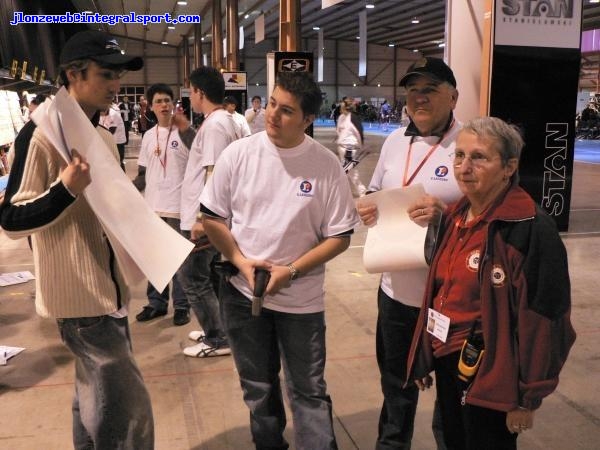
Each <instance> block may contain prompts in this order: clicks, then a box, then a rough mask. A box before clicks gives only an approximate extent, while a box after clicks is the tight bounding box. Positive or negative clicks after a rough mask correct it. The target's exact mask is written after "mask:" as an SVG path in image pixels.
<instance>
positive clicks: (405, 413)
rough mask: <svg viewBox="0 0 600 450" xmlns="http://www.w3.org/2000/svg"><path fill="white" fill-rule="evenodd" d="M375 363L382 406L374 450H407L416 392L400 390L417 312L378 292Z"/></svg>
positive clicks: (410, 435) (412, 427) (407, 388)
mask: <svg viewBox="0 0 600 450" xmlns="http://www.w3.org/2000/svg"><path fill="white" fill-rule="evenodd" d="M377 305H378V316H377V335H376V339H375V341H376V348H377V363H378V365H379V372H380V373H381V390H382V392H383V406H382V407H381V413H380V415H379V436H378V437H377V444H376V446H375V448H376V449H377V450H388V449H390V450H391V449H410V445H411V441H412V436H413V431H414V427H415V414H416V412H417V402H418V400H419V390H418V388H417V387H416V386H415V385H414V384H410V385H409V386H407V387H406V388H404V387H403V385H404V381H405V379H406V362H407V359H408V352H409V350H410V344H411V342H412V338H413V334H414V331H415V326H416V323H417V319H418V317H419V308H415V307H412V306H407V305H404V304H402V303H400V302H398V301H396V300H394V299H392V298H390V297H389V296H388V295H386V293H385V292H383V291H382V290H381V288H380V289H379V292H378V294H377Z"/></svg>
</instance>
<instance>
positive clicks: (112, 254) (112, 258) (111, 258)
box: [104, 236, 123, 311]
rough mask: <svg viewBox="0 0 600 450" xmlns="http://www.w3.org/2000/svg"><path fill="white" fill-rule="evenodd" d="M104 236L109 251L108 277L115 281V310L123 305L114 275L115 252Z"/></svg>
mask: <svg viewBox="0 0 600 450" xmlns="http://www.w3.org/2000/svg"><path fill="white" fill-rule="evenodd" d="M104 238H105V239H106V245H108V251H109V259H108V264H109V266H110V278H111V280H112V281H113V283H115V288H116V291H117V311H118V310H119V309H121V308H122V307H123V305H122V304H121V289H120V287H119V283H118V281H117V277H116V275H115V267H114V266H115V252H114V251H113V248H112V245H110V242H109V240H108V237H107V236H104Z"/></svg>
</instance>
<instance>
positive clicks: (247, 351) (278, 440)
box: [201, 72, 358, 449]
mask: <svg viewBox="0 0 600 450" xmlns="http://www.w3.org/2000/svg"><path fill="white" fill-rule="evenodd" d="M320 105H321V92H320V90H319V87H318V86H317V84H316V83H315V82H314V81H313V80H312V79H311V77H310V75H309V74H308V73H295V72H283V73H280V74H279V76H278V79H277V84H276V87H275V89H274V91H273V93H272V95H271V97H270V99H269V102H268V105H267V112H266V130H265V131H264V132H261V133H258V134H257V135H253V136H250V137H247V138H244V139H241V140H239V141H236V142H234V143H233V144H231V145H230V146H229V147H228V148H227V149H226V150H225V151H224V152H223V154H222V155H221V157H220V159H219V160H218V161H217V164H216V165H215V170H214V173H213V176H212V177H211V178H210V180H209V182H208V184H207V186H206V188H205V190H204V192H203V193H202V196H201V202H202V212H203V220H202V223H203V225H204V228H205V231H206V233H207V235H208V237H209V238H210V240H211V242H212V243H213V244H214V245H215V246H216V247H217V248H218V249H219V251H221V253H222V254H223V257H225V258H226V259H227V260H229V261H230V262H231V263H232V264H233V265H234V266H235V267H237V269H238V270H239V275H237V276H235V277H233V278H232V279H231V280H230V282H225V283H222V284H221V291H220V297H221V298H220V300H221V312H222V316H223V323H224V325H225V328H226V330H227V336H228V338H229V344H230V346H231V349H232V352H233V355H234V361H235V364H236V368H237V371H238V373H239V376H240V383H241V385H242V389H243V390H244V398H245V399H246V404H247V406H248V408H249V409H250V421H251V426H250V428H251V432H252V438H253V441H254V443H255V445H256V447H257V448H267V447H269V448H288V443H287V442H286V439H285V438H284V437H283V430H284V428H285V425H286V417H285V408H284V405H283V402H282V400H281V397H282V393H281V386H280V382H279V379H280V374H279V372H280V368H281V367H283V368H284V371H285V380H286V383H287V385H288V392H289V393H290V403H291V408H292V410H293V411H294V439H295V444H296V448H306V449H325V448H337V444H336V440H335V435H334V433H333V423H332V405H331V399H330V398H329V396H328V395H327V388H326V383H325V380H324V373H325V353H326V352H325V347H326V345H325V314H324V302H323V299H324V292H323V282H324V273H325V263H326V262H327V261H329V260H330V259H332V258H334V257H335V256H337V255H338V254H340V253H341V252H343V251H344V250H346V248H348V245H349V244H350V234H351V233H352V231H353V229H354V227H355V226H356V225H358V215H357V213H356V210H355V208H354V202H353V200H352V194H351V192H350V187H349V186H348V182H347V180H346V176H345V174H344V172H343V170H342V168H341V165H340V163H339V161H338V160H337V158H336V157H335V155H333V153H331V152H330V151H329V150H327V149H326V148H325V147H323V146H322V145H320V144H319V143H317V142H315V141H314V140H313V139H311V138H310V137H308V136H306V135H305V134H304V130H305V129H306V127H308V126H309V125H310V124H311V123H312V121H313V120H314V118H315V116H316V114H317V113H318V111H319V107H320ZM258 269H264V270H267V271H268V273H269V276H270V278H269V280H268V282H267V283H266V287H265V291H264V305H263V307H262V308H261V309H260V311H257V310H256V309H254V313H255V315H252V312H251V311H252V310H253V308H252V307H251V302H250V297H251V296H252V293H253V289H254V283H255V274H256V273H257V270H258ZM256 313H257V314H256Z"/></svg>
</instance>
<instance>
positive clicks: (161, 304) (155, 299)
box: [146, 217, 190, 311]
mask: <svg viewBox="0 0 600 450" xmlns="http://www.w3.org/2000/svg"><path fill="white" fill-rule="evenodd" d="M161 219H162V220H164V221H165V222H167V224H168V225H169V226H170V227H171V228H173V229H174V230H175V231H177V232H178V233H179V223H180V221H179V219H175V218H172V217H161ZM180 270H181V269H180ZM180 277H181V275H180V273H179V271H178V272H177V273H176V274H175V276H174V277H173V278H172V280H171V281H172V283H173V288H172V292H171V294H172V295H173V308H174V309H185V310H186V311H187V310H189V309H190V305H189V303H188V301H187V298H186V295H185V292H184V291H183V288H182V287H181V279H180ZM146 295H147V296H148V304H149V305H150V306H151V307H152V308H154V309H155V310H157V311H167V309H168V308H169V286H168V285H167V287H166V288H165V289H164V290H163V291H162V292H158V291H157V290H156V288H155V287H154V286H152V284H150V283H148V287H147V288H146Z"/></svg>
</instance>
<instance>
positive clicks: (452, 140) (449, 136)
mask: <svg viewBox="0 0 600 450" xmlns="http://www.w3.org/2000/svg"><path fill="white" fill-rule="evenodd" d="M461 128H462V124H460V123H459V122H458V121H455V122H454V124H453V126H452V127H451V128H450V130H449V131H448V132H447V133H446V135H445V136H444V138H443V140H442V141H441V142H440V143H439V145H438V146H437V148H436V149H435V150H434V151H433V153H432V154H431V156H429V158H427V160H426V162H425V164H424V165H423V166H422V167H421V169H420V170H419V171H418V172H417V174H416V175H415V177H414V179H413V180H412V182H411V183H410V184H411V185H415V184H419V183H421V184H422V185H423V187H424V188H425V192H427V194H429V195H431V196H433V197H437V198H439V199H441V200H442V201H443V202H445V203H446V204H449V203H452V202H454V201H456V200H458V199H459V198H461V197H462V195H463V194H462V193H461V191H460V189H459V188H458V184H457V183H456V180H455V179H454V166H453V165H452V163H453V159H454V150H455V148H456V136H457V135H458V132H459V131H460V129H461ZM405 130H406V129H405V128H400V129H398V130H396V131H394V132H393V133H392V134H390V135H389V136H388V138H387V139H386V140H385V142H384V143H383V147H382V148H381V154H380V156H379V161H378V162H377V166H376V167H375V170H374V172H373V177H372V178H371V183H370V184H369V191H380V190H382V189H390V188H398V187H402V184H403V180H404V176H405V175H404V172H405V170H404V169H405V167H406V163H407V158H408V150H409V148H410V149H411V154H410V163H409V166H408V171H407V174H406V177H407V179H409V178H410V177H411V176H412V175H413V173H414V172H415V170H416V169H417V167H418V166H419V164H420V163H421V162H422V161H423V159H424V158H425V157H426V155H427V153H428V152H429V150H430V149H431V148H432V146H434V145H436V144H437V143H438V141H439V140H440V138H439V137H438V136H429V137H420V136H415V137H414V138H413V143H412V146H411V144H410V142H411V136H405V135H404V131H405ZM368 199H369V197H368V196H367V197H365V199H364V200H365V201H368ZM427 271H428V269H414V270H403V271H401V272H384V273H383V274H382V276H381V289H382V290H383V292H385V293H386V294H387V295H388V296H390V297H391V298H393V299H394V300H397V301H399V302H402V303H404V304H405V305H409V306H416V307H420V306H421V303H422V299H423V293H424V292H425V282H426V278H427Z"/></svg>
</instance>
